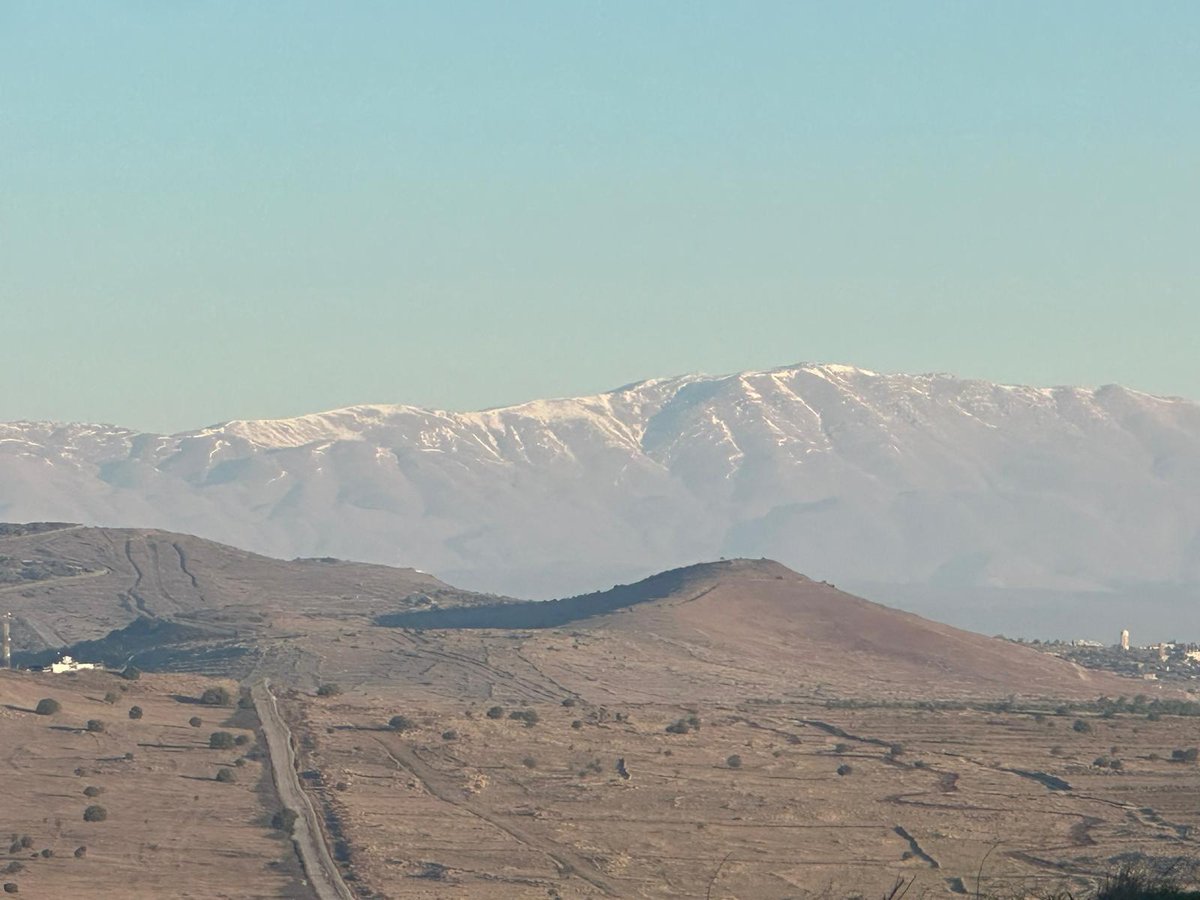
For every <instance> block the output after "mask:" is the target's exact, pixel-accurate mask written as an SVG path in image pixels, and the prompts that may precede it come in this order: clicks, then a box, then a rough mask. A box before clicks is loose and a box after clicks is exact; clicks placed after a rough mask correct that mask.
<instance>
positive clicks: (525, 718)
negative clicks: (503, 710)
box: [508, 709, 540, 728]
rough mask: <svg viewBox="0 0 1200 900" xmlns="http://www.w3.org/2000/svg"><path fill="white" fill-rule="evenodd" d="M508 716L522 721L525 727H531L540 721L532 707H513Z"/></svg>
mask: <svg viewBox="0 0 1200 900" xmlns="http://www.w3.org/2000/svg"><path fill="white" fill-rule="evenodd" d="M508 717H509V719H511V720H513V721H516V722H524V723H525V727H526V728H532V727H533V726H534V725H536V724H537V723H538V722H539V721H540V719H539V718H538V714H537V713H536V712H534V711H533V710H532V709H514V710H513V711H512V712H510V713H509V714H508Z"/></svg>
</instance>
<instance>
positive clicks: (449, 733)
mask: <svg viewBox="0 0 1200 900" xmlns="http://www.w3.org/2000/svg"><path fill="white" fill-rule="evenodd" d="M442 740H443V741H457V740H458V732H457V731H455V730H454V729H453V728H449V729H447V730H446V731H443V732H442Z"/></svg>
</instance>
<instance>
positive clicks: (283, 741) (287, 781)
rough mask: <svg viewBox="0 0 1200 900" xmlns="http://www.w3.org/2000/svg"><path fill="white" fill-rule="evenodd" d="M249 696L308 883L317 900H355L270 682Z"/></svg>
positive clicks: (256, 686) (251, 692)
mask: <svg viewBox="0 0 1200 900" xmlns="http://www.w3.org/2000/svg"><path fill="white" fill-rule="evenodd" d="M250 694H251V696H252V697H253V698H254V706H255V708H256V709H257V710H258V718H259V721H261V722H262V729H263V735H264V737H265V738H266V741H267V752H268V754H269V755H270V757H271V771H272V773H273V774H274V777H275V787H276V790H278V791H279V799H280V802H282V803H283V805H284V806H285V807H287V808H288V809H291V810H294V811H295V813H296V823H295V826H294V827H293V829H292V840H293V841H294V842H295V844H296V851H297V852H298V853H299V854H300V862H301V864H302V865H303V866H304V872H305V874H306V875H307V876H308V883H309V884H310V885H311V886H312V889H313V892H314V893H315V894H316V895H317V898H318V900H354V894H352V893H351V892H350V889H349V888H348V887H346V883H345V882H344V881H342V876H341V873H339V872H338V868H337V865H336V864H335V863H334V861H333V857H332V856H331V855H330V853H329V848H328V847H327V846H326V845H325V838H324V837H323V835H322V833H321V825H320V818H319V817H318V815H317V811H316V809H315V808H314V807H313V805H312V801H311V800H309V798H308V795H307V794H305V793H304V789H303V788H302V787H301V786H300V777H299V775H298V774H297V773H296V753H295V750H294V749H293V748H292V734H291V731H290V730H289V729H288V726H287V722H285V721H284V719H283V716H282V715H281V714H280V712H279V706H278V705H277V704H276V702H275V695H274V694H272V693H271V685H270V682H269V681H267V680H266V679H263V680H262V681H260V682H258V683H256V684H255V685H254V687H252V688H251V689H250Z"/></svg>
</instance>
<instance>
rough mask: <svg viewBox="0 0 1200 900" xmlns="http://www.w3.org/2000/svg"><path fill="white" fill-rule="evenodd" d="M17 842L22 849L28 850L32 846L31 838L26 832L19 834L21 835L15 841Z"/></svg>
mask: <svg viewBox="0 0 1200 900" xmlns="http://www.w3.org/2000/svg"><path fill="white" fill-rule="evenodd" d="M17 843H19V844H20V845H21V846H22V847H23V848H24V849H26V850H28V849H29V848H30V847H32V846H33V838H31V837H30V836H29V835H27V834H23V835H21V837H20V839H19V840H18V841H17Z"/></svg>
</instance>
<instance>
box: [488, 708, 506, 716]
mask: <svg viewBox="0 0 1200 900" xmlns="http://www.w3.org/2000/svg"><path fill="white" fill-rule="evenodd" d="M487 717H488V718H489V719H503V718H504V707H503V706H493V707H490V708H489V709H488V711H487Z"/></svg>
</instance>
